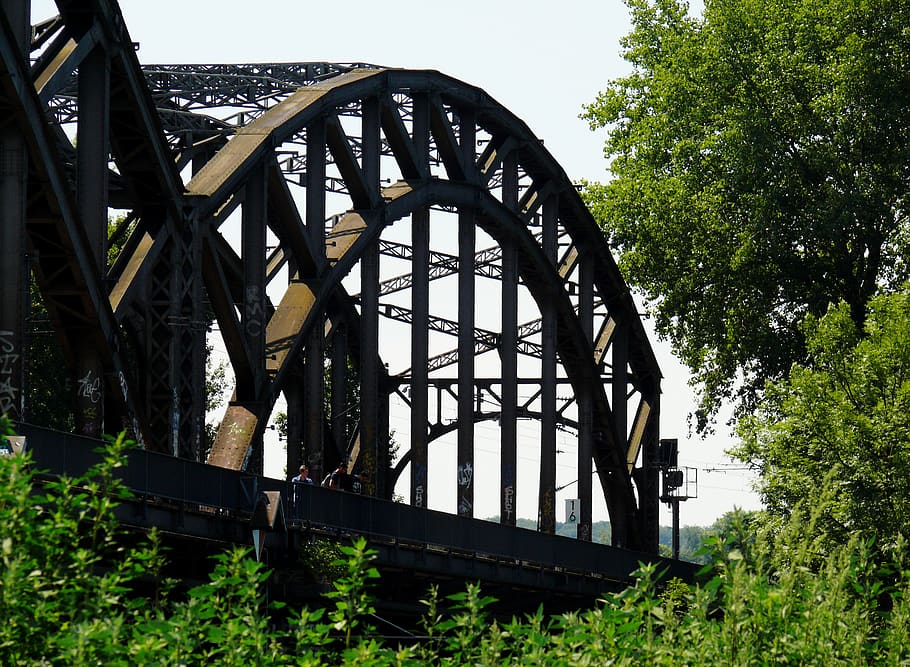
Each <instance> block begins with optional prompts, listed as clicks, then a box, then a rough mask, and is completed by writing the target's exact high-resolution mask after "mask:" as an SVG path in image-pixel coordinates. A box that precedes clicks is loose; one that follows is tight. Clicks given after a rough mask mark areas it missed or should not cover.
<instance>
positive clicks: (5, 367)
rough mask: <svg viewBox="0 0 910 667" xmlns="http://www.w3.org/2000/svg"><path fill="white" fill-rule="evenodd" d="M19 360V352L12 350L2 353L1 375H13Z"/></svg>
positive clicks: (0, 357)
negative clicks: (15, 352)
mask: <svg viewBox="0 0 910 667" xmlns="http://www.w3.org/2000/svg"><path fill="white" fill-rule="evenodd" d="M17 361H19V355H18V354H13V353H12V352H4V353H3V354H0V375H12V374H13V368H14V367H15V364H16V362H17Z"/></svg>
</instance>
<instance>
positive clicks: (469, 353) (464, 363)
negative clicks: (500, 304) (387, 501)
mask: <svg viewBox="0 0 910 667" xmlns="http://www.w3.org/2000/svg"><path fill="white" fill-rule="evenodd" d="M460 117H461V118H460V133H461V136H460V139H461V155H462V162H463V164H464V168H465V174H466V176H467V180H468V181H471V180H472V179H473V178H474V160H475V157H474V156H475V154H476V151H475V146H474V141H475V137H476V132H475V127H474V114H473V113H472V112H470V111H462V112H461V113H460ZM474 241H475V230H474V211H473V210H471V209H468V208H461V209H459V211H458V453H457V461H458V470H457V475H458V478H457V482H458V485H457V489H458V499H457V509H458V515H459V516H467V517H472V516H474Z"/></svg>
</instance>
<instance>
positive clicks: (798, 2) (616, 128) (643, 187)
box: [584, 0, 910, 429]
mask: <svg viewBox="0 0 910 667" xmlns="http://www.w3.org/2000/svg"><path fill="white" fill-rule="evenodd" d="M627 3H628V5H629V7H630V9H631V14H632V26H633V27H632V30H631V32H630V34H629V35H628V36H627V37H626V38H625V39H624V41H623V47H624V57H625V58H626V60H627V61H628V62H629V63H631V65H632V70H631V73H630V74H628V75H627V76H624V77H622V78H618V79H615V80H613V81H610V82H609V84H608V86H607V88H606V90H605V91H604V92H602V93H601V94H600V95H599V96H598V97H597V99H596V101H595V102H593V103H592V104H590V105H589V106H588V107H587V108H586V110H585V113H584V117H585V118H586V119H587V120H588V121H589V123H590V124H591V126H592V128H599V127H605V128H607V129H608V138H607V141H606V145H605V148H604V153H605V155H606V157H607V158H608V160H609V164H610V171H611V172H612V179H611V180H609V182H607V183H604V184H588V187H587V190H586V195H587V198H588V203H589V205H590V206H591V208H592V210H593V212H594V214H595V216H596V217H597V219H598V220H599V222H600V223H601V224H602V226H603V227H604V229H605V231H606V233H607V235H608V237H609V238H610V240H611V242H612V243H613V244H615V245H616V246H617V248H618V249H619V252H620V264H621V266H622V268H623V270H624V272H625V274H626V276H627V278H628V280H629V282H630V283H631V284H633V285H634V286H636V287H637V288H639V289H641V290H642V292H643V294H644V296H645V298H646V300H647V301H648V306H649V309H650V310H651V312H652V313H653V315H654V317H655V321H656V327H657V330H658V332H659V334H661V335H662V336H665V337H667V338H668V339H669V340H670V342H671V343H672V345H673V347H674V350H675V351H676V352H677V354H678V355H679V356H680V358H681V359H682V360H683V362H684V363H685V364H686V365H687V366H688V367H689V368H690V369H691V370H692V372H693V380H694V382H695V383H697V384H698V385H699V386H700V388H701V392H702V394H701V408H700V410H699V412H698V417H699V428H700V429H704V428H706V427H707V426H709V423H710V419H711V417H712V416H713V414H714V413H715V412H716V410H717V408H718V407H719V405H721V404H722V403H723V402H724V401H725V400H727V399H731V398H738V399H739V407H740V413H743V412H746V411H748V409H750V408H751V407H752V406H753V405H754V403H755V400H756V399H757V397H758V396H760V394H761V389H762V387H763V386H764V383H765V381H766V380H767V379H779V378H781V377H784V376H785V375H786V373H787V371H788V370H789V368H790V366H791V364H792V363H793V362H795V361H801V360H803V359H804V358H805V352H806V341H805V337H804V333H803V331H802V330H801V329H800V327H799V323H800V322H801V321H802V320H803V318H804V317H805V316H806V315H809V314H814V315H821V314H823V313H824V312H825V311H826V310H827V308H828V305H829V304H831V303H840V302H841V301H843V302H844V303H846V304H847V309H848V312H849V315H850V318H851V320H852V321H853V323H854V324H855V325H856V326H857V327H860V326H861V325H862V322H863V321H864V318H865V314H866V307H867V304H868V302H869V299H870V298H872V297H873V296H874V295H875V294H877V293H878V292H879V291H882V290H884V291H888V290H893V289H895V288H896V287H898V286H899V285H900V284H902V283H903V281H904V280H906V279H907V277H908V268H907V264H906V261H905V259H904V257H905V253H906V250H907V247H908V241H910V236H908V235H910V229H908V224H907V218H906V213H905V212H906V209H907V202H906V198H907V193H908V192H910V187H908V185H910V114H907V109H908V108H910V4H908V3H906V2H904V1H903V0H776V1H774V2H768V1H767V0H760V1H759V0H724V1H723V2H717V1H712V0H708V1H707V2H706V3H705V9H704V13H703V15H702V17H700V18H694V17H692V16H690V15H689V14H688V12H687V8H686V6H685V4H684V3H682V2H678V1H677V0H627Z"/></svg>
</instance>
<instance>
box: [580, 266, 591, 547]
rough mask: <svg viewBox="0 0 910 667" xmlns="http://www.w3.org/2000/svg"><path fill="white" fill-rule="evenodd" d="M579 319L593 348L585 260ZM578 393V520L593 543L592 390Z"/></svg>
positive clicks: (583, 535)
mask: <svg viewBox="0 0 910 667" xmlns="http://www.w3.org/2000/svg"><path fill="white" fill-rule="evenodd" d="M578 271H579V278H578V281H579V289H578V291H579V296H578V318H579V321H580V323H581V328H582V331H583V332H584V336H585V340H586V341H588V342H589V343H590V344H591V354H592V358H593V354H594V346H593V337H594V262H593V261H592V260H591V259H589V258H587V257H582V258H581V259H580V261H579V267H578ZM580 389H581V390H580V391H579V392H578V396H577V401H578V497H579V498H580V499H581V511H580V513H579V516H578V539H580V540H583V541H585V542H590V541H591V530H592V521H593V518H592V516H591V501H592V496H593V479H592V476H593V458H592V457H593V448H594V407H593V400H592V397H591V389H590V387H581V388H580Z"/></svg>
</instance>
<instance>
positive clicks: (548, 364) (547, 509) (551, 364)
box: [538, 196, 559, 534]
mask: <svg viewBox="0 0 910 667" xmlns="http://www.w3.org/2000/svg"><path fill="white" fill-rule="evenodd" d="M558 207H559V199H558V197H556V196H553V197H550V198H548V199H547V200H546V201H545V202H544V204H543V252H544V255H545V256H546V258H547V260H548V262H549V263H550V264H551V265H552V266H553V267H554V269H555V267H556V251H557V248H556V224H557V218H558V213H559V208H558ZM541 318H542V321H541V344H542V348H543V350H542V355H541V360H540V381H541V394H540V411H541V420H540V495H539V503H540V505H539V508H538V509H539V512H540V525H539V527H538V529H539V530H540V531H541V532H543V533H550V534H552V533H555V532H556V307H555V299H552V298H550V299H546V300H545V302H544V303H543V304H541Z"/></svg>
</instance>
